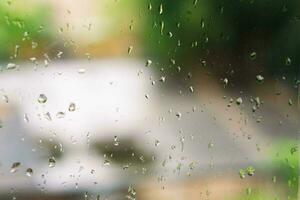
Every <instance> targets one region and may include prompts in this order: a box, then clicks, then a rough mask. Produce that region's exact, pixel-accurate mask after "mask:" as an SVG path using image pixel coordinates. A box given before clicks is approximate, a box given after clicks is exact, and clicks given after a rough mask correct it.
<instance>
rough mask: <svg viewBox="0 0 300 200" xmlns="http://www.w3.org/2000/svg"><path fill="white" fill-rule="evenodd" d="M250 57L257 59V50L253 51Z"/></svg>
mask: <svg viewBox="0 0 300 200" xmlns="http://www.w3.org/2000/svg"><path fill="white" fill-rule="evenodd" d="M249 57H250V59H251V60H255V59H256V52H255V51H253V52H252V53H250V56H249Z"/></svg>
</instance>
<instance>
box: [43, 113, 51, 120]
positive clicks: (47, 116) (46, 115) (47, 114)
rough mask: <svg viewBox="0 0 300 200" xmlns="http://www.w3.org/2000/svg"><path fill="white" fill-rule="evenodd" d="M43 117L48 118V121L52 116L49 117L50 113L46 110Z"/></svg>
mask: <svg viewBox="0 0 300 200" xmlns="http://www.w3.org/2000/svg"><path fill="white" fill-rule="evenodd" d="M44 117H45V118H46V119H47V120H48V121H52V117H51V114H50V113H49V112H46V113H45V114H44Z"/></svg>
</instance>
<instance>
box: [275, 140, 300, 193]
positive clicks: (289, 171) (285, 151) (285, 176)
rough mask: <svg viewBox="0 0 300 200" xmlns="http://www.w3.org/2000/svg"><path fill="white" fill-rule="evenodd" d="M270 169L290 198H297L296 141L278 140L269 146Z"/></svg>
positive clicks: (297, 156)
mask: <svg viewBox="0 0 300 200" xmlns="http://www.w3.org/2000/svg"><path fill="white" fill-rule="evenodd" d="M270 155H271V163H270V170H271V171H272V172H273V173H274V174H275V175H276V177H278V178H276V179H278V180H279V181H280V182H281V183H282V184H283V185H284V186H285V188H288V193H289V196H290V198H291V199H297V198H298V185H299V152H298V144H297V141H291V140H280V141H279V142H277V143H275V144H273V145H272V148H271V152H270Z"/></svg>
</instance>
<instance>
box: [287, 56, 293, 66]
mask: <svg viewBox="0 0 300 200" xmlns="http://www.w3.org/2000/svg"><path fill="white" fill-rule="evenodd" d="M291 64H292V60H291V58H290V57H287V58H286V59H285V65H287V66H289V65H291Z"/></svg>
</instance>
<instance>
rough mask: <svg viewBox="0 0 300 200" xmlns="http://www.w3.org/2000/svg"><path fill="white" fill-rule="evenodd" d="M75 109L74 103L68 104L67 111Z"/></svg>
mask: <svg viewBox="0 0 300 200" xmlns="http://www.w3.org/2000/svg"><path fill="white" fill-rule="evenodd" d="M75 110H76V105H75V103H70V105H69V111H70V112H74V111H75Z"/></svg>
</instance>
